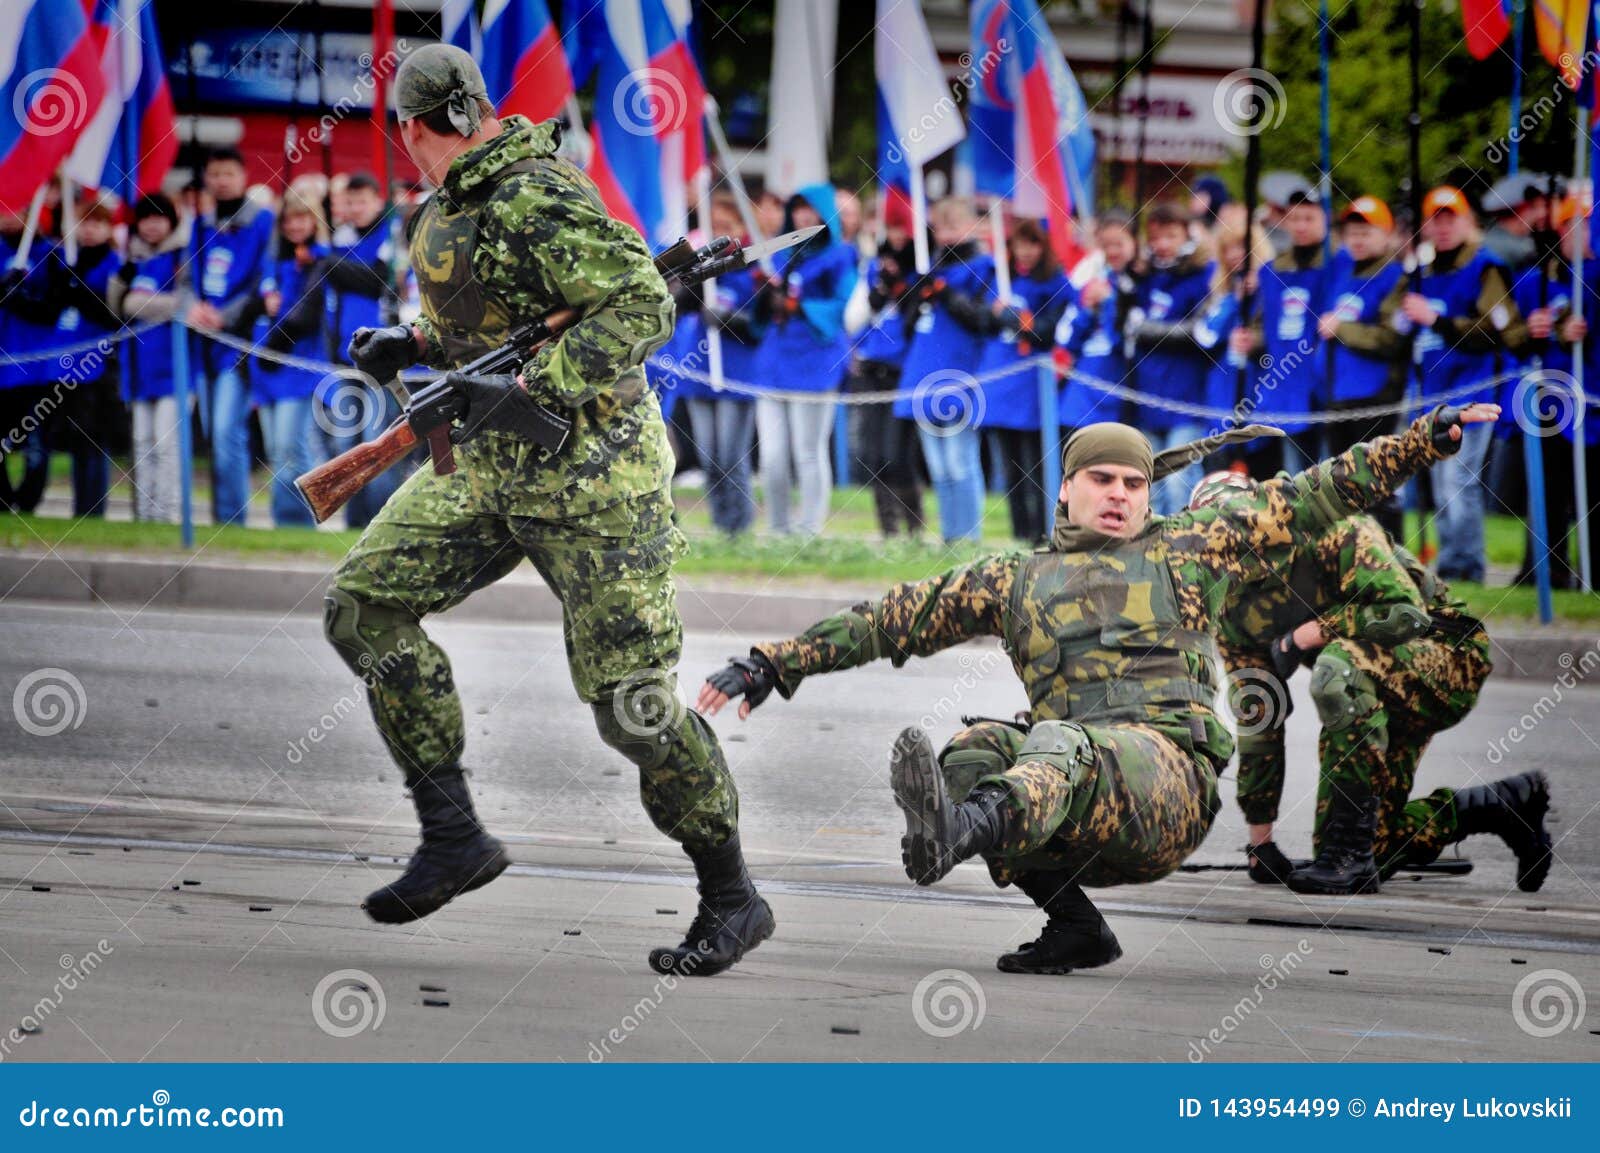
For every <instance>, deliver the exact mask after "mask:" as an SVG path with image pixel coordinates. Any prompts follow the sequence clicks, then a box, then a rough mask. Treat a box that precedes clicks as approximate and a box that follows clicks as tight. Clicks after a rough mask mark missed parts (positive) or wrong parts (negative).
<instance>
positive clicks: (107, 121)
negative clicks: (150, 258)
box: [63, 0, 178, 203]
mask: <svg viewBox="0 0 1600 1153" xmlns="http://www.w3.org/2000/svg"><path fill="white" fill-rule="evenodd" d="M92 24H93V27H92V29H91V32H92V34H93V35H94V37H95V39H97V40H98V41H99V43H100V73H101V76H102V77H103V79H104V83H105V92H106V97H105V99H104V100H103V101H102V102H101V104H100V107H99V109H98V110H97V111H96V112H95V115H94V117H93V118H92V119H91V120H90V121H89V123H88V125H87V126H85V128H84V130H83V134H82V135H81V136H79V137H78V142H77V144H76V145H75V146H74V148H73V150H72V155H71V156H69V157H68V158H67V162H66V164H65V165H64V166H63V170H64V171H65V172H66V174H67V175H68V176H70V177H72V179H74V180H76V181H77V182H78V183H79V184H84V185H88V186H89V187H91V188H100V189H104V190H105V191H108V192H114V193H116V194H117V195H118V196H120V197H121V198H122V200H123V201H124V202H125V203H131V202H132V201H133V200H135V199H136V198H137V197H138V196H139V194H140V193H144V192H155V191H157V190H158V189H160V187H161V180H162V178H163V177H164V176H165V175H166V174H167V169H169V168H170V167H172V162H173V160H175V159H176V158H177V155H178V134H177V120H176V117H175V115H174V113H173V107H172V90H171V89H170V88H169V87H168V85H167V75H166V71H165V70H164V69H163V67H162V64H161V41H160V39H159V38H158V36H157V34H156V15H155V5H154V3H153V0H97V2H96V4H95V9H94V16H93V21H92Z"/></svg>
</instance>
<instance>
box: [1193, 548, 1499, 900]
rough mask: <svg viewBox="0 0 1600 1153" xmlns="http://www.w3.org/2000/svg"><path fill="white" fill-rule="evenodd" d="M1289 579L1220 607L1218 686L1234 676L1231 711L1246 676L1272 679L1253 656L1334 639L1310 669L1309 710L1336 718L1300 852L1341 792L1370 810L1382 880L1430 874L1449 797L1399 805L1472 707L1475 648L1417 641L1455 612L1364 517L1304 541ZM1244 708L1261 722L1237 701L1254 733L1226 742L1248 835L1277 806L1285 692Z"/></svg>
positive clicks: (1448, 830) (1440, 589)
mask: <svg viewBox="0 0 1600 1153" xmlns="http://www.w3.org/2000/svg"><path fill="white" fill-rule="evenodd" d="M1292 571H1293V573H1294V574H1295V575H1296V576H1298V577H1299V578H1300V579H1298V580H1294V579H1291V580H1288V581H1286V580H1284V579H1283V578H1282V577H1281V576H1277V577H1273V578H1269V579H1268V580H1265V581H1261V582H1258V583H1255V584H1251V585H1248V586H1241V587H1240V588H1239V589H1237V590H1235V592H1234V593H1233V594H1232V595H1231V596H1230V598H1229V601H1228V607H1227V611H1226V613H1225V614H1224V617H1223V620H1222V624H1221V627H1220V628H1219V630H1218V640H1219V647H1220V649H1221V652H1222V657H1223V663H1224V667H1225V668H1226V669H1227V670H1228V672H1229V673H1230V674H1236V675H1237V674H1246V675H1244V676H1236V678H1235V679H1232V680H1231V681H1230V688H1232V689H1234V690H1236V692H1235V699H1236V700H1240V699H1241V698H1243V697H1245V696H1247V695H1248V692H1247V689H1248V686H1249V685H1250V684H1251V680H1250V675H1251V674H1254V673H1261V672H1264V671H1265V670H1268V669H1270V668H1271V658H1270V657H1269V656H1268V654H1267V651H1266V650H1267V647H1268V646H1269V645H1270V644H1271V642H1272V641H1273V640H1274V639H1275V638H1277V637H1279V636H1282V635H1283V634H1284V633H1286V632H1288V631H1289V630H1291V629H1293V628H1295V627H1296V626H1297V625H1299V624H1301V623H1303V622H1305V621H1307V620H1310V619H1312V618H1313V617H1314V618H1316V619H1317V620H1318V621H1320V622H1321V624H1322V627H1323V629H1324V630H1325V632H1327V633H1328V634H1329V635H1330V636H1333V637H1336V638H1338V639H1336V640H1335V641H1334V642H1332V643H1330V644H1329V645H1327V646H1325V647H1324V648H1323V649H1322V650H1320V651H1319V652H1318V654H1317V656H1316V657H1315V659H1314V662H1313V670H1312V677H1313V685H1314V686H1315V687H1314V690H1313V691H1314V695H1315V696H1316V697H1318V698H1319V705H1320V706H1324V707H1328V708H1332V709H1335V710H1338V715H1337V717H1336V721H1335V723H1332V724H1326V723H1325V726H1324V729H1323V732H1322V734H1321V737H1320V738H1319V741H1318V761H1319V766H1320V771H1319V773H1318V790H1317V810H1316V817H1315V821H1314V824H1313V834H1312V840H1313V844H1314V845H1318V846H1320V843H1321V837H1322V828H1323V823H1324V820H1325V818H1326V815H1327V810H1328V804H1329V800H1330V798H1331V796H1332V790H1333V789H1335V788H1337V787H1338V786H1339V785H1340V784H1341V783H1344V782H1352V783H1357V784H1359V785H1360V786H1361V787H1363V788H1372V789H1373V790H1374V791H1375V792H1376V794H1377V795H1378V796H1379V798H1380V803H1379V813H1378V845H1379V848H1380V854H1379V859H1380V861H1389V862H1390V869H1391V871H1392V867H1393V865H1394V864H1395V863H1397V862H1398V861H1399V860H1401V859H1404V860H1405V861H1406V862H1407V863H1412V864H1415V863H1422V862H1425V861H1428V860H1432V859H1433V858H1434V857H1436V856H1438V854H1439V850H1440V849H1442V848H1443V846H1444V845H1446V844H1448V843H1449V842H1450V839H1451V836H1452V834H1453V832H1454V829H1455V813H1454V807H1453V806H1452V805H1450V804H1449V803H1448V802H1449V798H1450V796H1451V791H1450V790H1448V789H1443V790H1440V791H1438V792H1436V793H1434V794H1433V795H1431V796H1429V797H1426V798H1419V799H1418V800H1416V801H1409V802H1408V797H1409V794H1410V791H1411V785H1412V781H1413V780H1414V778H1415V775H1416V769H1417V765H1418V763H1419V762H1420V760H1421V758H1422V754H1423V751H1424V750H1425V749H1426V748H1427V745H1428V741H1429V740H1430V739H1431V738H1432V736H1433V734H1434V733H1436V732H1440V731H1442V730H1443V729H1447V728H1449V727H1450V726H1452V725H1454V724H1457V723H1458V722H1459V721H1460V720H1461V719H1462V718H1463V717H1465V716H1466V714H1467V713H1468V712H1470V711H1471V709H1472V708H1473V706H1474V705H1475V704H1476V703H1477V696H1478V692H1479V690H1480V689H1481V688H1482V685H1483V681H1484V679H1485V678H1486V677H1487V676H1488V674H1489V670H1490V661H1489V640H1488V636H1487V634H1485V633H1484V632H1483V631H1482V629H1481V628H1480V629H1475V630H1474V629H1471V626H1470V624H1468V625H1467V626H1466V629H1464V630H1463V631H1468V630H1470V631H1469V634H1468V635H1467V636H1465V637H1464V638H1463V639H1462V640H1461V641H1459V642H1457V641H1455V640H1453V639H1448V638H1443V637H1440V636H1437V635H1420V633H1421V629H1422V628H1424V627H1425V626H1426V624H1427V622H1428V621H1439V622H1445V623H1450V622H1457V623H1459V622H1463V621H1470V618H1468V617H1467V616H1466V611H1465V610H1466V606H1465V604H1464V602H1462V601H1461V600H1460V599H1459V598H1457V597H1455V596H1453V595H1452V594H1451V592H1450V588H1449V586H1448V585H1447V584H1445V583H1444V582H1443V581H1440V580H1439V579H1438V578H1437V577H1435V576H1433V575H1432V574H1431V573H1429V572H1428V571H1427V570H1426V569H1425V568H1424V567H1423V566H1422V564H1421V563H1420V562H1418V561H1417V559H1416V558H1415V557H1414V556H1412V555H1411V554H1410V553H1409V552H1407V551H1406V550H1405V549H1404V548H1401V547H1400V546H1398V545H1396V544H1394V542H1393V541H1392V540H1391V539H1390V538H1389V535H1388V534H1387V533H1386V532H1384V530H1383V528H1382V526H1380V525H1379V524H1378V523H1377V522H1376V521H1375V520H1373V519H1372V518H1370V517H1367V516H1353V517H1349V518H1347V519H1346V520H1343V521H1341V522H1339V523H1338V524H1336V525H1334V526H1333V527H1331V528H1329V529H1327V530H1325V531H1323V532H1321V533H1318V534H1317V535H1315V536H1314V537H1312V538H1311V539H1310V540H1308V541H1307V542H1306V545H1305V547H1304V548H1302V549H1301V550H1300V556H1299V559H1298V560H1297V563H1296V565H1295V566H1294V568H1293V570H1292ZM1291 585H1292V586H1293V587H1291ZM1397 609H1399V610H1401V611H1396V610H1397ZM1249 704H1254V705H1256V706H1258V708H1259V709H1261V710H1264V711H1262V712H1257V710H1256V709H1252V708H1250V707H1248V705H1247V704H1246V703H1244V702H1243V701H1242V700H1240V703H1239V704H1236V706H1235V715H1236V716H1238V718H1239V721H1240V724H1241V726H1242V727H1244V728H1246V729H1247V730H1258V731H1252V732H1251V733H1250V735H1248V736H1241V737H1240V740H1239V786H1238V793H1237V796H1238V801H1239V807H1240V808H1241V809H1242V810H1243V811H1244V815H1245V819H1246V820H1247V821H1249V822H1250V823H1251V824H1270V823H1272V822H1273V821H1275V820H1277V817H1278V806H1279V802H1280V800H1281V798H1282V795H1283V782H1284V775H1285V770H1286V756H1285V752H1284V724H1285V722H1286V721H1287V720H1288V716H1289V713H1290V711H1291V710H1292V707H1293V705H1292V698H1291V697H1290V696H1289V694H1288V693H1287V691H1285V692H1284V693H1282V695H1281V697H1279V696H1273V697H1272V699H1270V700H1269V699H1268V697H1267V694H1260V695H1257V696H1255V697H1253V698H1252V699H1251V700H1250V702H1249ZM1280 704H1281V705H1282V706H1283V707H1281V708H1277V707H1276V706H1277V705H1280ZM1325 719H1326V718H1325ZM1402 846H1405V847H1406V854H1405V856H1404V858H1402V857H1401V856H1400V853H1399V850H1400V848H1401V847H1402ZM1386 853H1387V855H1386Z"/></svg>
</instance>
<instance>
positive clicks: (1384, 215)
mask: <svg viewBox="0 0 1600 1153" xmlns="http://www.w3.org/2000/svg"><path fill="white" fill-rule="evenodd" d="M1346 220H1364V221H1366V222H1367V223H1368V224H1370V225H1372V226H1373V227H1374V228H1381V229H1383V231H1385V232H1393V231H1394V213H1392V212H1390V211H1389V206H1388V205H1387V204H1385V203H1384V202H1383V201H1381V200H1379V199H1378V198H1377V197H1376V196H1358V197H1356V198H1355V199H1354V200H1352V201H1351V202H1350V204H1349V206H1348V207H1346V208H1345V210H1344V211H1343V212H1341V213H1340V214H1339V221H1340V223H1343V222H1344V221H1346Z"/></svg>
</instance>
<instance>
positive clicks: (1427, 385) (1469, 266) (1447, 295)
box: [1416, 248, 1503, 404]
mask: <svg viewBox="0 0 1600 1153" xmlns="http://www.w3.org/2000/svg"><path fill="white" fill-rule="evenodd" d="M1491 265H1493V266H1495V267H1503V266H1502V265H1501V264H1500V261H1499V260H1498V259H1497V258H1496V257H1494V256H1492V255H1490V254H1489V253H1488V252H1487V251H1485V250H1484V249H1481V248H1480V249H1478V251H1476V252H1475V253H1473V254H1472V256H1471V258H1470V259H1468V260H1467V261H1466V262H1465V263H1464V264H1462V265H1460V266H1458V267H1456V268H1453V269H1451V270H1450V271H1449V272H1442V273H1440V272H1433V271H1431V268H1432V266H1431V265H1429V266H1425V267H1424V268H1423V270H1422V278H1421V279H1422V284H1421V287H1420V288H1419V290H1418V291H1419V292H1420V293H1421V295H1422V296H1424V297H1426V298H1427V300H1428V303H1429V304H1431V305H1432V306H1433V308H1434V309H1436V310H1437V311H1438V313H1439V314H1440V315H1441V316H1451V317H1464V316H1473V315H1475V314H1476V311H1477V306H1478V294H1479V293H1480V292H1481V291H1482V288H1483V270H1484V269H1485V268H1487V267H1489V266H1491ZM1416 351H1417V353H1418V354H1419V355H1420V356H1421V358H1422V389H1423V392H1424V393H1428V394H1431V393H1438V392H1443V391H1445V390H1446V389H1452V388H1456V387H1459V386H1463V385H1468V384H1471V383H1473V382H1474V381H1479V380H1481V381H1484V382H1485V385H1486V387H1484V388H1483V389H1481V390H1480V391H1478V392H1473V393H1469V394H1467V395H1466V396H1461V397H1457V398H1456V399H1454V400H1452V401H1451V402H1450V403H1451V404H1472V403H1474V402H1476V401H1487V400H1492V399H1494V395H1493V389H1491V388H1489V387H1487V382H1488V381H1489V380H1490V379H1492V378H1493V377H1494V375H1495V372H1496V368H1497V365H1498V364H1499V363H1500V359H1501V358H1499V357H1498V356H1496V355H1495V354H1494V353H1492V352H1490V353H1472V352H1462V351H1461V350H1460V349H1457V348H1453V347H1451V346H1450V344H1449V342H1448V340H1447V339H1446V337H1445V336H1444V334H1443V333H1441V332H1439V330H1438V329H1436V328H1429V329H1427V330H1426V331H1423V332H1419V333H1417V338H1416Z"/></svg>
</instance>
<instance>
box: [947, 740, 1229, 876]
mask: <svg viewBox="0 0 1600 1153" xmlns="http://www.w3.org/2000/svg"><path fill="white" fill-rule="evenodd" d="M939 765H940V768H941V770H942V772H943V775H944V778H945V782H946V786H947V788H948V790H949V792H950V795H951V796H952V797H953V798H956V799H959V798H961V797H964V796H966V795H967V793H968V792H970V791H971V790H972V788H973V787H974V786H975V785H977V784H978V783H980V782H986V783H996V784H1000V785H1003V786H1004V787H1005V788H1006V789H1007V790H1008V792H1009V793H1010V802H1011V804H1012V806H1013V808H1014V811H1015V813H1016V816H1017V819H1016V820H1014V821H1012V822H1010V824H1011V832H1010V833H1009V835H1008V836H1007V838H1006V841H1005V842H1004V843H1003V844H1002V845H1001V846H1000V847H999V848H998V849H997V850H996V851H995V852H993V853H992V854H989V855H988V856H987V857H986V860H987V862H988V865H989V871H990V873H991V874H992V875H993V876H994V879H995V881H996V882H997V883H999V884H1001V885H1005V884H1008V883H1010V881H1011V879H1012V878H1013V877H1015V876H1016V875H1017V874H1019V873H1026V872H1034V871H1039V870H1057V869H1066V870H1068V871H1069V872H1071V873H1072V874H1073V878H1074V880H1076V881H1077V882H1078V883H1079V884H1081V885H1089V886H1092V887H1104V886H1108V885H1121V884H1127V883H1130V882H1140V881H1155V880H1159V879H1160V878H1162V877H1164V876H1166V875H1167V874H1168V873H1170V872H1172V871H1173V870H1174V869H1176V868H1177V867H1178V866H1179V865H1180V864H1182V863H1183V861H1184V859H1185V858H1186V857H1188V856H1189V854H1190V853H1192V852H1194V850H1195V849H1196V848H1197V847H1198V846H1199V844H1200V842H1201V841H1202V840H1204V839H1205V835H1206V833H1207V832H1208V831H1209V830H1210V828H1211V821H1212V819H1213V818H1214V817H1215V816H1216V814H1217V809H1218V808H1219V806H1220V801H1219V800H1218V797H1217V778H1216V774H1215V773H1214V772H1213V771H1212V768H1211V763H1210V762H1209V761H1208V760H1206V759H1205V758H1204V757H1198V756H1193V755H1191V754H1190V753H1188V752H1187V751H1185V750H1184V749H1183V748H1182V746H1180V745H1179V744H1178V743H1177V742H1176V741H1174V740H1172V739H1171V738H1170V737H1168V736H1166V735H1165V734H1164V733H1162V732H1160V731H1159V730H1157V729H1155V728H1153V727H1151V726H1149V725H1139V724H1126V725H1123V724H1117V725H1095V724H1090V725H1080V724H1074V723H1070V722H1066V721H1041V722H1039V723H1037V724H1035V725H1033V726H1032V728H1031V729H1030V730H1029V731H1028V732H1026V733H1025V732H1023V731H1022V730H1021V729H1020V728H1018V727H1017V726H1014V725H1008V724H1005V723H1003V722H1000V721H980V722H978V723H976V724H973V725H970V726H968V727H967V728H965V729H963V730H962V731H961V732H959V733H957V734H956V735H955V737H953V738H952V739H951V741H950V743H949V744H947V745H946V746H945V747H944V748H943V749H942V750H941V751H940V753H939Z"/></svg>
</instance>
